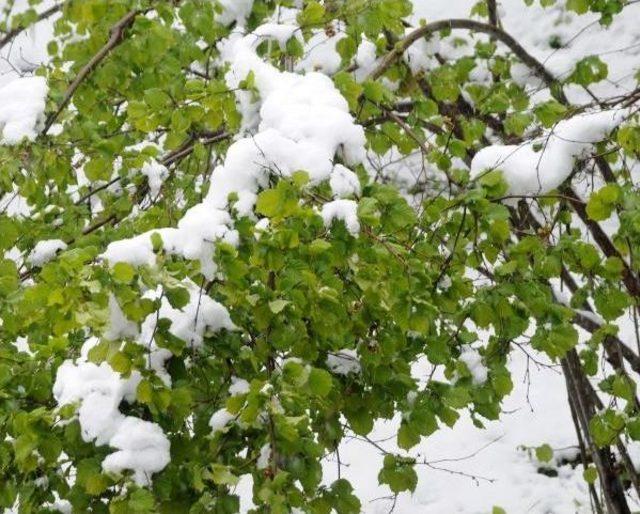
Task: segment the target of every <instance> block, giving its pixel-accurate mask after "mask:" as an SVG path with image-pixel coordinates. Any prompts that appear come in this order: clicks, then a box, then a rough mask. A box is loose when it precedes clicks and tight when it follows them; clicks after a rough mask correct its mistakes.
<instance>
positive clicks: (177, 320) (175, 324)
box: [138, 281, 236, 385]
mask: <svg viewBox="0 0 640 514" xmlns="http://www.w3.org/2000/svg"><path fill="white" fill-rule="evenodd" d="M182 287H184V288H185V289H186V290H187V291H188V293H189V301H188V303H187V305H185V306H184V307H182V308H181V309H177V308H174V307H172V306H171V304H170V303H169V300H168V299H167V297H166V295H164V294H162V291H161V290H160V289H158V290H156V291H150V292H148V293H146V294H145V298H149V299H152V300H155V299H157V298H161V303H160V309H159V310H158V311H157V312H154V313H152V314H149V316H147V318H146V319H145V320H144V321H143V323H142V326H141V329H140V336H139V339H138V341H139V343H140V344H142V345H144V346H145V347H147V348H148V349H149V353H148V365H149V367H150V368H151V369H153V370H154V371H155V372H156V374H157V375H158V376H159V377H160V378H161V379H162V380H163V381H164V382H165V384H167V385H170V384H171V377H170V376H169V374H168V373H167V371H166V370H165V368H164V365H165V363H166V361H167V360H168V359H170V358H171V356H172V353H171V352H170V351H169V350H167V349H166V348H162V347H160V346H158V345H157V344H156V340H155V335H156V329H157V326H158V323H159V321H160V320H162V319H168V320H169V321H170V322H171V324H170V326H169V332H170V333H171V334H172V335H174V336H175V337H177V338H178V339H181V340H182V341H184V342H185V343H186V344H187V347H188V348H193V349H198V348H200V347H201V346H202V343H203V340H204V336H205V333H207V332H211V333H213V334H215V333H217V332H219V331H221V330H235V328H236V327H235V325H234V324H233V322H232V321H231V317H230V316H229V312H228V311H227V309H226V308H225V307H224V306H223V305H221V304H220V303H218V302H216V301H215V300H213V299H212V298H211V297H209V296H208V295H207V294H206V293H205V292H204V291H202V290H201V288H199V287H198V286H196V285H195V284H194V283H193V282H191V281H186V282H184V283H183V284H182Z"/></svg>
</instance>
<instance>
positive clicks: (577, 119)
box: [471, 110, 628, 196]
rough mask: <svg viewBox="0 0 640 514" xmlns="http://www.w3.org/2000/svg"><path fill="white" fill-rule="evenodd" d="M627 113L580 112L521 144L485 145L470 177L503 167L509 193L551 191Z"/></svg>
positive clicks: (519, 194)
mask: <svg viewBox="0 0 640 514" xmlns="http://www.w3.org/2000/svg"><path fill="white" fill-rule="evenodd" d="M627 115H628V113H627V111H625V110H610V111H598V112H592V113H587V114H580V115H576V116H573V117H572V118H569V119H567V120H563V121H560V122H558V124H557V125H556V126H555V127H554V128H553V129H552V130H551V131H550V132H549V133H548V134H546V135H545V136H544V137H542V138H540V139H537V140H533V141H527V142H526V143H523V144H522V145H519V146H517V145H491V146H488V147H485V148H483V149H482V150H480V151H479V152H478V153H477V154H476V155H475V156H474V158H473V161H472V162H471V177H472V178H477V177H481V176H483V175H484V174H486V173H487V172H489V171H492V170H500V171H501V172H502V174H503V178H504V180H505V181H506V183H507V184H508V186H509V194H510V195H514V196H527V195H536V194H544V193H548V192H549V191H551V190H553V189H555V188H556V187H558V186H559V185H560V184H562V182H564V181H565V180H566V179H567V178H568V177H569V176H570V175H571V172H572V171H573V167H574V164H575V162H576V160H577V159H581V158H585V157H588V156H589V154H590V153H591V152H592V150H593V145H594V144H595V143H598V142H600V141H602V140H603V139H605V137H606V136H607V135H608V134H609V133H610V132H611V131H613V130H614V129H615V128H616V127H617V126H618V125H620V123H622V122H623V121H624V120H625V118H626V116H627Z"/></svg>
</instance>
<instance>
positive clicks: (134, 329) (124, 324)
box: [104, 294, 138, 341]
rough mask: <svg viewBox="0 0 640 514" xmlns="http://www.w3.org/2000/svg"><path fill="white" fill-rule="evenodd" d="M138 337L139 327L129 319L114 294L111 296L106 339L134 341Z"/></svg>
mask: <svg viewBox="0 0 640 514" xmlns="http://www.w3.org/2000/svg"><path fill="white" fill-rule="evenodd" d="M137 335H138V326H137V325H136V324H135V323H134V322H133V321H130V320H129V319H127V317H126V316H125V315H124V312H122V309H121V308H120V304H119V303H118V300H117V299H116V297H115V296H114V295H113V294H111V295H109V327H108V329H107V331H106V332H105V333H104V337H105V339H108V340H111V341H115V340H117V339H133V338H135V337H136V336H137Z"/></svg>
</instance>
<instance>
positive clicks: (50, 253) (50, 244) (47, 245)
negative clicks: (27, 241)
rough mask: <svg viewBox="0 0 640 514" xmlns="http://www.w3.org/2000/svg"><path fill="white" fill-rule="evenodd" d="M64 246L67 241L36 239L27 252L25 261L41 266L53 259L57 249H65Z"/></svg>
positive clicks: (65, 246)
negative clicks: (28, 252) (32, 246)
mask: <svg viewBox="0 0 640 514" xmlns="http://www.w3.org/2000/svg"><path fill="white" fill-rule="evenodd" d="M66 248H67V243H65V242H64V241H62V240H61V239H46V240H43V241H38V242H37V243H36V246H35V247H34V248H33V250H32V251H31V253H30V254H29V257H27V261H29V263H31V264H32V265H33V266H42V265H43V264H45V263H47V262H49V261H50V260H51V259H53V258H54V257H55V256H56V254H57V253H58V252H59V251H61V250H65V249H66Z"/></svg>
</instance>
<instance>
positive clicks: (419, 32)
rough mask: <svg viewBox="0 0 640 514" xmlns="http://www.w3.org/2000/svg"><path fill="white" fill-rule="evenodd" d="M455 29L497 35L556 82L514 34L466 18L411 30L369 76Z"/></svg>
mask: <svg viewBox="0 0 640 514" xmlns="http://www.w3.org/2000/svg"><path fill="white" fill-rule="evenodd" d="M453 29H466V30H471V31H473V32H481V33H484V34H488V35H489V36H492V37H495V38H496V39H497V40H498V41H500V42H502V43H503V44H505V45H506V46H507V47H508V48H509V49H510V50H511V51H512V52H513V53H514V54H515V55H516V56H517V57H518V58H519V59H520V60H521V61H522V62H523V63H524V64H526V65H527V66H528V67H529V68H531V69H532V70H533V71H534V72H535V74H536V75H537V76H538V77H539V78H541V79H542V80H543V81H544V83H545V84H546V85H547V86H549V87H551V86H552V85H553V84H555V83H556V79H555V77H554V76H553V75H552V74H551V72H549V70H547V69H546V68H545V67H544V65H543V64H542V63H541V62H540V61H538V60H537V59H536V58H535V57H533V56H532V55H531V54H529V52H527V51H526V50H525V48H524V47H523V46H522V45H521V44H520V43H518V42H517V41H516V40H515V39H514V38H513V36H511V35H510V34H508V33H507V32H505V31H504V30H502V29H500V28H499V27H495V26H493V25H490V24H488V23H482V22H479V21H475V20H465V19H450V20H441V21H436V22H434V23H428V24H427V25H425V26H423V27H420V28H417V29H416V30H414V31H413V32H410V33H409V34H408V35H407V36H406V37H405V38H404V39H402V40H400V41H399V42H398V43H396V45H395V46H394V48H393V50H391V51H390V52H389V53H388V54H387V55H386V56H385V57H384V58H383V59H382V61H381V62H380V64H379V65H378V66H377V67H376V68H375V70H373V71H372V72H371V74H370V75H369V78H370V79H372V80H375V79H377V78H379V77H380V76H382V75H383V74H384V72H385V71H387V69H389V67H390V66H392V65H393V63H395V62H396V60H397V59H399V58H400V57H401V56H402V54H404V52H405V51H406V50H407V49H408V48H409V47H410V46H411V45H413V44H414V43H415V42H416V41H418V40H420V39H422V38H423V37H426V36H428V35H430V34H434V33H436V32H440V31H442V30H453ZM560 95H562V97H563V98H564V94H563V93H562V92H560Z"/></svg>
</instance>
